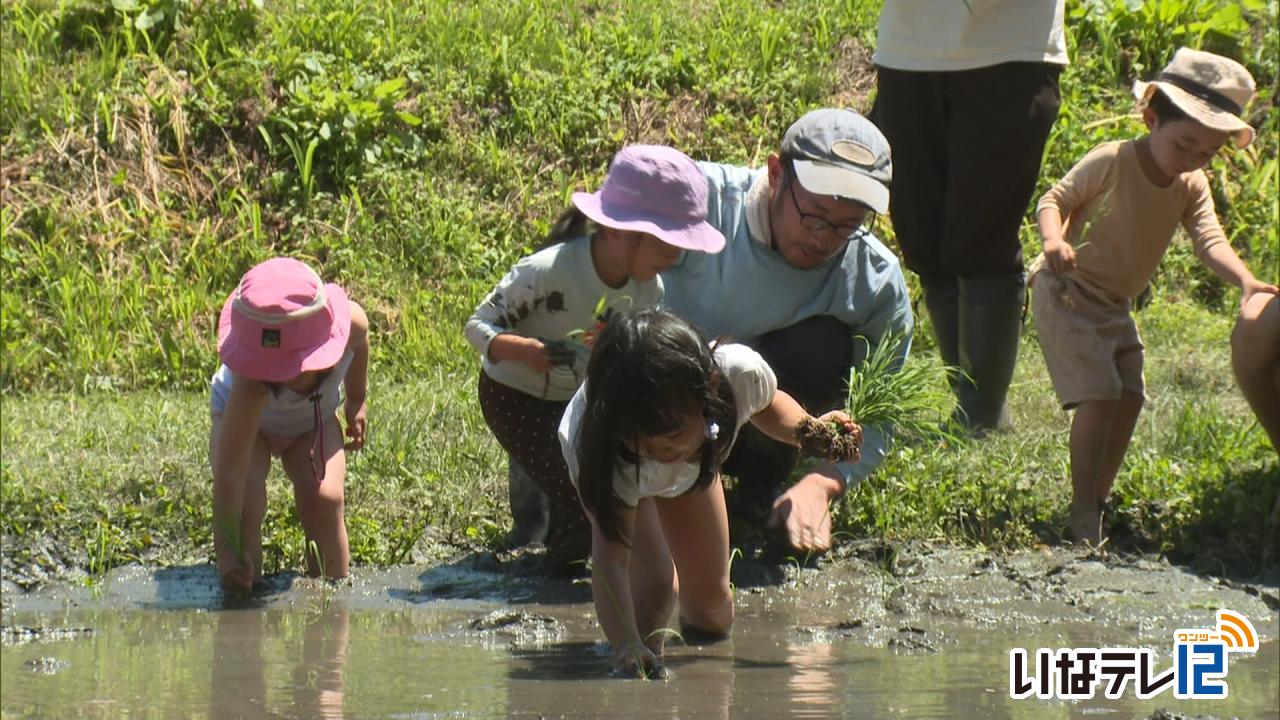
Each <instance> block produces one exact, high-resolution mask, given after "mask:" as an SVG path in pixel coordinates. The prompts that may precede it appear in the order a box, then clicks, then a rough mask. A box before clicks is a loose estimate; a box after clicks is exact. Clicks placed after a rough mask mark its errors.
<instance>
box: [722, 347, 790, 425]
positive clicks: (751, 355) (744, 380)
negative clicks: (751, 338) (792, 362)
mask: <svg viewBox="0 0 1280 720" xmlns="http://www.w3.org/2000/svg"><path fill="white" fill-rule="evenodd" d="M716 360H717V362H719V363H720V369H721V370H722V371H723V372H724V374H725V376H726V377H727V378H728V380H729V383H730V384H731V385H732V386H733V397H734V402H735V403H736V404H737V406H738V427H742V426H743V425H745V424H746V423H747V421H748V420H750V419H751V416H752V415H755V414H756V413H758V412H760V411H761V410H764V409H765V408H767V407H769V404H770V403H772V402H773V396H774V395H775V394H776V393H777V392H778V378H777V376H776V375H774V374H773V368H771V367H769V363H767V362H765V360H764V358H763V357H761V356H760V353H758V352H756V351H755V350H752V349H751V348H749V347H747V346H746V345H736V344H730V345H724V346H722V347H720V348H717V349H716Z"/></svg>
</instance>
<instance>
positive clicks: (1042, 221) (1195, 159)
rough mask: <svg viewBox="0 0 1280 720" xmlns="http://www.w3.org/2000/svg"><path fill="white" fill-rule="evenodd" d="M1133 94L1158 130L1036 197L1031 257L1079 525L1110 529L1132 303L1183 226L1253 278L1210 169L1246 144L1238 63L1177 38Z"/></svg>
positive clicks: (1227, 269)
mask: <svg viewBox="0 0 1280 720" xmlns="http://www.w3.org/2000/svg"><path fill="white" fill-rule="evenodd" d="M1134 92H1135V94H1136V95H1137V96H1138V99H1139V101H1140V102H1141V104H1142V119H1143V122H1144V123H1145V124H1146V126H1147V128H1148V129H1149V130H1150V132H1149V133H1148V134H1147V135H1145V136H1144V137H1141V138H1139V139H1137V140H1130V141H1127V142H1110V143H1104V144H1103V145H1100V146H1098V147H1096V148H1094V149H1093V150H1092V151H1090V152H1089V154H1088V155H1086V156H1085V157H1084V158H1083V159H1082V160H1081V161H1080V162H1079V163H1077V164H1076V166H1075V167H1073V168H1072V169H1071V171H1070V172H1068V173H1067V175H1066V177H1064V178H1063V179H1062V180H1060V181H1059V182H1058V183H1057V184H1056V185H1054V187H1053V188H1052V189H1050V190H1049V191H1048V192H1047V193H1046V194H1045V196H1044V197H1043V198H1041V200H1040V203H1039V206H1038V208H1037V214H1038V220H1039V228H1040V236H1041V239H1042V240H1043V244H1044V253H1043V255H1041V256H1040V257H1039V258H1037V259H1036V261H1035V263H1034V264H1033V266H1032V269H1031V273H1032V293H1033V300H1032V308H1033V311H1034V313H1035V317H1036V327H1037V329H1038V335H1039V339H1040V346H1041V349H1042V350H1043V351H1044V356H1045V363H1046V365H1047V366H1048V368H1049V375H1050V377H1051V378H1052V380H1053V386H1054V391H1055V392H1056V393H1057V395H1058V399H1059V400H1060V401H1061V402H1062V405H1063V407H1064V408H1067V409H1071V408H1074V409H1075V417H1074V418H1073V419H1072V422H1071V483H1072V489H1073V497H1072V502H1071V530H1072V532H1073V533H1074V535H1075V538H1076V540H1077V541H1081V542H1091V543H1094V544H1098V543H1100V542H1101V540H1102V503H1103V501H1105V500H1106V498H1107V496H1108V494H1109V493H1110V491H1111V485H1112V483H1113V482H1114V481H1115V476H1116V473H1117V472H1118V471H1119V469H1120V463H1121V461H1122V460H1123V459H1124V453H1125V451H1126V450H1127V448H1128V446H1129V440H1130V438H1131V437H1132V436H1133V428H1134V425H1135V424H1136V423H1137V419H1138V414H1139V412H1140V411H1141V410H1142V403H1143V390H1144V382H1143V377H1142V365H1143V348H1142V341H1141V339H1140V338H1139V336H1138V330H1137V326H1136V325H1135V324H1134V321H1133V317H1132V315H1131V314H1130V303H1131V301H1132V299H1133V298H1134V297H1136V296H1137V295H1138V293H1139V292H1141V290H1142V288H1144V287H1145V286H1146V285H1147V283H1148V282H1150V280H1151V277H1152V275H1153V274H1154V273H1155V270H1156V267H1157V266H1158V265H1159V263H1160V260H1161V258H1163V257H1164V253H1165V251H1166V250H1167V249H1168V247H1169V243H1170V242H1171V241H1172V239H1173V234H1174V231H1175V230H1176V229H1177V226H1178V224H1181V225H1182V226H1183V228H1184V229H1185V230H1186V231H1187V233H1188V234H1189V235H1190V236H1191V241H1192V243H1193V245H1194V247H1195V253H1196V257H1198V258H1199V259H1200V261H1201V262H1203V263H1204V264H1205V265H1206V266H1208V267H1209V269H1211V270H1212V271H1213V272H1214V273H1215V274H1216V275H1218V277H1220V278H1222V279H1223V280H1225V281H1227V282H1230V283H1232V284H1233V285H1235V286H1237V287H1239V288H1241V290H1242V291H1243V296H1242V298H1241V303H1242V305H1243V304H1244V303H1247V302H1248V301H1249V299H1250V298H1251V297H1252V296H1253V295H1255V294H1256V293H1259V292H1266V293H1276V292H1280V289H1277V288H1276V286H1274V285H1269V284H1267V283H1263V282H1261V281H1259V280H1258V279H1257V278H1255V277H1254V276H1253V274H1252V273H1251V272H1249V269H1248V268H1247V267H1245V265H1244V263H1243V262H1242V261H1241V260H1240V257H1239V256H1238V255H1236V253H1235V251H1234V250H1233V249H1232V248H1231V245H1230V244H1229V243H1228V242H1227V239H1226V235H1225V234H1224V233H1223V231H1222V227H1221V225H1219V223H1218V218H1217V215H1216V214H1215V212H1214V207H1213V197H1212V195H1211V194H1210V191H1209V182H1208V178H1207V177H1206V176H1205V174H1204V171H1203V170H1202V168H1203V167H1204V166H1205V165H1207V164H1208V163H1209V160H1210V159H1211V158H1212V157H1213V156H1214V154H1215V153H1217V151H1218V150H1219V149H1220V148H1222V146H1223V145H1224V144H1226V142H1227V141H1228V140H1231V141H1233V142H1234V144H1235V145H1236V146H1237V147H1245V146H1247V145H1248V144H1249V143H1250V142H1252V140H1253V129H1252V128H1251V127H1250V126H1249V125H1248V123H1246V122H1244V121H1243V120H1241V119H1240V116H1241V114H1242V113H1243V110H1244V106H1245V105H1246V104H1247V103H1248V102H1249V100H1250V99H1252V97H1253V94H1254V81H1253V77H1252V76H1250V74H1249V72H1248V71H1247V70H1246V69H1245V68H1244V67H1243V66H1241V65H1240V64H1239V63H1236V62H1234V61H1232V60H1229V59H1227V58H1224V57H1220V56H1218V55H1214V54H1212V53H1206V52H1200V51H1196V50H1190V49H1187V48H1182V49H1180V50H1178V52H1177V53H1176V54H1175V55H1174V58H1173V61H1172V62H1171V63H1170V64H1169V65H1168V66H1166V67H1165V69H1164V71H1163V72H1162V73H1161V74H1160V76H1159V78H1158V79H1157V80H1155V81H1153V82H1150V83H1145V82H1138V83H1137V84H1135V86H1134Z"/></svg>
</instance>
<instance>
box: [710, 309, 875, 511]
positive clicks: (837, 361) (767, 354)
mask: <svg viewBox="0 0 1280 720" xmlns="http://www.w3.org/2000/svg"><path fill="white" fill-rule="evenodd" d="M755 349H756V351H757V352H759V353H760V355H761V356H763V357H764V359H765V361H766V362H768V363H769V366H770V367H771V368H773V372H774V374H775V375H777V377H778V389H779V390H782V391H783V392H786V393H787V394H789V395H791V396H792V397H794V398H795V399H796V400H797V401H798V402H799V403H800V404H801V405H802V406H804V409H805V410H807V411H808V412H809V413H810V414H812V415H821V414H822V413H825V412H828V411H831V410H835V409H838V408H843V407H844V405H845V399H846V395H847V393H848V388H849V371H850V370H851V369H852V367H853V331H852V329H851V328H850V327H849V326H848V325H845V324H844V323H843V322H841V321H839V320H837V319H835V318H833V317H829V316H825V315H823V316H817V317H811V318H808V319H806V320H803V321H801V322H799V323H796V324H795V325H791V326H789V327H785V328H781V329H779V330H775V331H773V332H770V333H768V334H766V335H763V336H761V338H760V340H759V342H757V343H756V347H755ZM798 456H799V453H798V451H797V450H796V448H795V447H793V446H791V445H787V444H785V443H780V442H778V441H776V440H774V439H772V438H770V437H768V436H766V435H765V434H764V433H762V432H760V431H759V430H756V429H755V426H753V425H751V424H747V425H744V426H743V427H742V430H741V431H739V433H738V440H737V442H736V443H734V446H733V452H732V453H730V455H729V459H728V460H726V461H725V463H724V466H723V467H722V468H721V469H722V470H723V471H724V473H725V474H726V475H732V476H734V477H736V478H737V479H738V485H737V489H736V490H735V491H734V495H733V501H732V503H733V506H734V511H735V513H736V514H739V515H758V514H761V513H763V512H767V511H768V509H769V507H770V506H771V505H772V504H773V501H774V499H775V498H776V497H777V496H778V494H779V493H780V492H781V490H782V488H783V484H784V483H785V482H786V480H787V478H788V476H790V474H791V470H792V469H793V468H794V467H795V464H796V459H797V458H798Z"/></svg>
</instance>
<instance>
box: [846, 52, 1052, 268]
mask: <svg viewBox="0 0 1280 720" xmlns="http://www.w3.org/2000/svg"><path fill="white" fill-rule="evenodd" d="M1060 72H1061V67H1060V66H1058V65H1053V64H1050V63H1038V62H1009V63H1001V64H999V65H993V66H990V67H985V68H977V69H974V70H962V71H953V72H911V71H904V70H893V69H890V68H884V67H882V68H878V73H879V79H878V89H877V91H876V102H875V107H874V108H872V110H871V119H872V120H873V121H874V122H875V123H876V125H878V126H879V127H880V130H881V131H882V132H883V133H884V135H885V138H887V139H888V140H889V146H890V147H892V148H893V193H892V195H891V197H890V201H889V214H890V216H891V217H892V219H893V229H894V232H895V234H896V235H897V238H898V245H899V246H900V247H901V248H902V254H903V257H904V259H905V260H906V265H907V267H909V268H911V270H913V271H915V272H916V273H917V274H919V275H922V276H930V275H943V276H953V277H966V278H967V277H985V276H992V275H1012V274H1016V273H1020V272H1021V271H1022V265H1023V262H1022V244H1021V242H1020V241H1019V239H1018V231H1019V229H1020V228H1021V227H1022V222H1023V218H1024V217H1025V215H1026V212H1027V205H1028V203H1029V202H1030V200H1031V195H1032V193H1033V192H1035V187H1036V180H1037V178H1038V176H1039V174H1040V159H1041V156H1042V155H1043V153H1044V145H1045V142H1046V141H1047V140H1048V138H1049V131H1050V130H1051V129H1052V127H1053V121H1054V119H1055V118H1056V117H1057V115H1058V106H1059V104H1060V101H1061V98H1060V95H1059V92H1058V75H1059V73H1060Z"/></svg>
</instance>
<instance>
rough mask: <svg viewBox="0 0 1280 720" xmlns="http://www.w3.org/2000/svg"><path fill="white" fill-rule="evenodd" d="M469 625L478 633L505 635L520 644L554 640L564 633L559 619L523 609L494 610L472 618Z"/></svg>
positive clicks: (560, 637) (561, 636)
mask: <svg viewBox="0 0 1280 720" xmlns="http://www.w3.org/2000/svg"><path fill="white" fill-rule="evenodd" d="M470 627H471V629H472V630H473V631H475V632H478V633H480V634H484V635H495V636H501V637H506V638H509V639H510V640H511V641H512V642H513V643H517V644H522V645H523V644H529V643H548V642H556V641H558V640H560V639H562V638H563V637H564V635H565V629H564V625H562V624H561V623H560V621H559V620H557V619H555V618H553V617H551V616H549V615H535V614H534V613H529V612H524V611H523V610H494V611H493V612H491V613H489V614H488V615H485V616H484V617H481V618H476V619H475V620H472V621H471V623H470Z"/></svg>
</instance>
